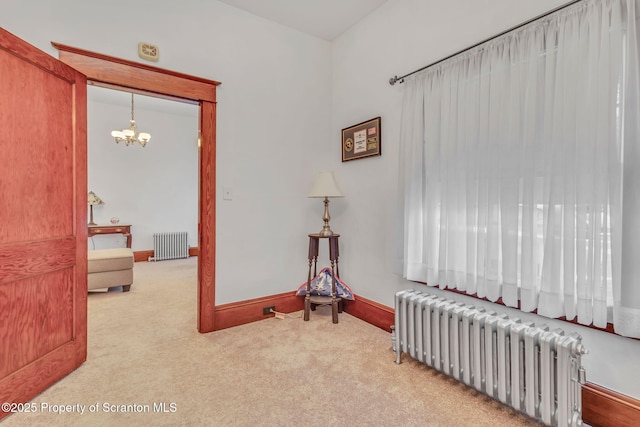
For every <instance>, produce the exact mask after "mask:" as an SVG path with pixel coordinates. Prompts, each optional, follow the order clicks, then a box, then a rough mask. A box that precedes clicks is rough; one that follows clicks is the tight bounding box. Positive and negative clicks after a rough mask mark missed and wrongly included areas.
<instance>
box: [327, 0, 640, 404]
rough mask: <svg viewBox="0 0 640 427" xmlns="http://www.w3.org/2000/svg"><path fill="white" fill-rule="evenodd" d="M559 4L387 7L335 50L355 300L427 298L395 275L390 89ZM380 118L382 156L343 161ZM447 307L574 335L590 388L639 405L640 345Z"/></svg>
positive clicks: (406, 2)
mask: <svg viewBox="0 0 640 427" xmlns="http://www.w3.org/2000/svg"><path fill="white" fill-rule="evenodd" d="M564 3H566V1H562V0H544V1H543V0H539V1H530V0H517V1H516V0H493V1H491V2H489V1H477V0H457V1H451V2H444V1H437V0H432V1H425V0H389V1H388V2H387V3H385V4H384V5H383V6H381V7H380V8H379V9H377V10H376V11H374V12H373V13H372V14H370V15H369V16H368V17H367V18H366V19H364V20H363V21H361V22H360V23H359V24H358V25H356V26H355V27H353V28H352V29H350V30H349V31H348V32H346V33H345V34H343V35H342V36H340V37H339V38H338V39H337V40H336V41H335V42H334V44H333V93H334V96H333V102H332V133H331V135H332V140H333V141H335V144H333V145H331V147H330V148H331V159H330V162H329V163H332V164H333V167H334V168H335V170H336V175H337V176H338V177H339V179H340V180H341V182H342V185H343V187H344V188H343V189H344V191H345V193H346V197H345V199H344V211H343V212H340V213H339V215H337V214H336V213H337V211H332V212H333V213H334V214H335V215H333V216H334V220H333V221H332V224H333V225H334V226H333V229H334V230H335V231H339V232H341V234H342V237H341V239H342V243H343V245H344V247H343V248H341V254H340V255H341V262H340V263H341V266H342V268H341V273H342V276H343V278H344V279H345V281H346V282H347V283H348V284H349V285H350V287H351V288H352V289H353V291H354V292H355V293H356V294H360V295H362V296H364V297H366V298H370V299H372V300H374V301H377V302H379V303H382V304H385V305H387V306H390V307H393V304H394V302H393V296H394V293H395V292H396V291H398V290H401V289H408V288H426V287H424V286H420V285H416V284H413V283H410V282H407V281H406V280H404V279H402V278H401V277H400V276H398V275H396V274H394V271H395V269H394V266H393V259H394V251H393V247H394V244H395V242H396V237H397V235H396V233H395V229H394V219H395V215H396V209H395V205H394V204H395V201H396V195H397V194H398V192H397V176H398V136H399V122H400V107H401V99H402V85H401V84H396V85H395V86H390V85H389V83H388V80H389V78H390V77H392V76H394V75H403V74H406V73H409V72H411V71H413V70H415V69H418V68H420V67H422V66H425V65H427V64H430V63H432V62H434V61H437V60H439V59H442V58H444V57H446V56H448V55H450V54H453V53H455V52H457V51H459V50H461V49H464V48H466V47H469V46H472V45H474V44H476V43H478V42H480V41H482V40H484V39H487V38H489V37H491V36H493V35H495V34H498V33H500V32H502V31H504V30H506V29H508V28H510V27H512V26H515V25H517V24H519V23H521V22H524V21H527V20H528V19H531V18H533V17H535V16H538V15H540V14H542V13H544V12H546V11H547V10H551V9H554V8H555V7H558V6H560V5H562V4H564ZM375 116H382V130H383V133H382V136H383V140H382V156H381V157H375V158H365V159H360V160H355V161H350V162H346V163H341V162H340V159H341V156H340V145H339V141H340V131H341V129H342V128H345V127H347V126H350V125H353V124H356V123H359V122H361V121H364V120H367V119H369V118H372V117H375ZM428 292H432V293H435V294H439V295H444V296H446V297H448V298H451V299H455V300H459V301H463V300H464V301H465V302H470V303H472V304H476V305H478V304H479V303H480V304H482V305H484V306H486V307H490V308H491V309H492V310H496V311H499V312H508V313H509V314H510V315H511V316H516V317H517V316H520V317H524V318H527V319H528V320H533V321H534V322H536V324H542V323H547V324H549V325H553V327H560V328H563V329H564V330H565V331H566V332H567V333H569V332H573V331H577V332H578V333H580V334H581V335H582V336H583V343H584V345H585V346H586V347H587V348H588V349H589V351H590V354H589V355H587V356H585V357H584V358H583V364H584V366H585V368H586V370H587V377H588V380H589V381H592V382H594V383H597V384H600V385H602V386H604V387H608V388H611V389H614V390H616V391H618V392H620V393H624V394H627V395H629V396H632V397H635V398H640V370H639V369H637V358H638V355H640V341H637V340H631V339H625V338H621V337H618V336H615V335H613V334H607V333H603V332H599V331H596V330H592V329H588V328H583V327H577V326H573V325H571V324H569V323H566V322H560V321H550V320H548V319H545V318H542V317H538V316H534V315H526V314H523V313H521V312H518V311H513V310H508V309H505V308H504V307H502V306H498V305H494V304H490V303H482V302H480V301H479V300H476V299H471V298H464V297H460V296H458V295H455V294H451V293H447V292H442V291H438V290H433V289H429V290H428Z"/></svg>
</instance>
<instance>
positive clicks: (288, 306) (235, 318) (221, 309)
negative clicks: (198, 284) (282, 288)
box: [214, 291, 304, 331]
mask: <svg viewBox="0 0 640 427" xmlns="http://www.w3.org/2000/svg"><path fill="white" fill-rule="evenodd" d="M272 305H273V306H275V310H276V311H277V312H280V313H292V312H294V311H300V310H302V309H303V308H304V299H303V298H301V297H299V296H296V294H295V292H293V291H291V292H286V293H283V294H278V295H271V296H266V297H261V298H254V299H250V300H246V301H238V302H232V303H229V304H223V305H217V306H216V309H215V319H214V330H216V331H218V330H221V329H226V328H231V327H234V326H240V325H244V324H245V323H250V322H256V321H258V320H263V319H266V318H268V317H273V316H274V315H273V314H269V315H264V314H262V309H263V308H264V307H268V306H272Z"/></svg>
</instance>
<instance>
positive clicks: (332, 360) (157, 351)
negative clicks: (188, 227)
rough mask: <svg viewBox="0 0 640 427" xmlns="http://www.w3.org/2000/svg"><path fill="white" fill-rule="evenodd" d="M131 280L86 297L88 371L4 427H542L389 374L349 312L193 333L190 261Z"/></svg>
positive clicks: (420, 377)
mask: <svg viewBox="0 0 640 427" xmlns="http://www.w3.org/2000/svg"><path fill="white" fill-rule="evenodd" d="M134 271H135V273H134V274H135V281H134V284H133V286H132V287H131V291H130V292H129V293H122V292H108V293H93V294H90V295H89V343H88V359H87V361H86V363H85V364H84V365H82V366H81V367H80V368H79V369H78V370H76V371H75V372H73V373H72V374H70V375H69V376H68V377H66V378H65V379H63V380H61V381H60V382H58V383H57V384H55V385H53V386H52V387H50V388H49V389H48V390H46V391H44V392H43V393H42V394H41V395H39V396H37V397H36V398H35V399H34V400H33V401H32V403H35V405H34V406H35V407H36V408H37V409H38V412H37V413H34V414H26V413H23V414H15V415H12V416H10V417H8V418H6V419H5V420H4V421H3V422H2V423H0V424H2V427H10V426H72V425H76V426H92V425H96V426H97V425H109V426H148V425H155V426H162V425H166V426H176V425H202V426H205V425H206V426H274V425H282V426H526V425H538V424H537V423H535V422H533V421H532V420H530V419H529V418H527V417H525V416H522V415H520V414H518V413H516V412H514V411H512V410H510V409H508V408H507V407H505V406H503V405H501V404H499V403H497V402H495V401H493V400H491V399H489V398H487V397H485V396H484V395H482V394H479V393H477V392H475V391H473V390H472V389H469V388H466V387H464V386H463V385H461V384H460V383H458V382H456V381H454V380H452V379H450V378H448V377H446V376H444V375H441V374H438V373H436V372H435V371H433V370H430V369H428V368H427V367H425V366H424V365H421V364H419V363H417V362H415V361H413V360H412V359H410V358H409V357H406V356H405V357H403V363H402V364H400V365H396V364H395V362H394V361H395V355H394V353H393V352H392V351H391V340H390V335H389V334H388V333H387V332H385V331H383V330H381V329H378V328H376V327H374V326H371V325H369V324H367V323H365V322H363V321H361V320H359V319H357V318H354V317H352V316H350V315H348V314H346V313H342V314H340V323H339V324H337V325H334V324H332V323H331V313H330V308H329V307H319V308H318V310H317V311H316V312H312V314H311V320H310V321H309V322H303V321H302V319H301V318H300V317H299V316H300V313H295V315H296V316H298V317H287V318H286V319H282V320H281V319H276V318H269V319H265V320H263V321H260V322H254V323H251V324H248V325H243V326H239V327H236V328H231V329H226V330H223V331H218V332H214V333H211V334H205V335H201V334H198V332H197V331H196V259H195V258H191V259H189V260H176V261H163V262H158V263H137V264H136V265H135V270H134ZM295 285H296V284H292V288H294V287H295ZM256 286H258V284H256ZM162 403H164V412H163V411H161V409H162V408H161V405H160V404H162ZM154 404H156V406H155V407H154ZM47 405H48V408H47ZM54 405H70V407H69V408H66V409H67V410H71V409H74V410H75V411H76V412H71V413H64V414H58V413H55V412H52V411H53V410H54V409H60V408H56V407H55V406H54ZM74 405H75V407H74ZM91 405H93V406H91ZM116 405H129V407H128V408H126V407H125V408H124V409H128V410H132V409H137V410H138V411H141V410H142V411H146V410H148V412H115V411H114V410H117V409H121V407H118V406H116ZM133 405H137V406H135V408H133V407H132V406H133ZM81 406H84V414H79V413H78V412H77V411H78V408H80V407H81ZM90 408H91V409H93V410H95V412H90ZM154 409H155V411H154Z"/></svg>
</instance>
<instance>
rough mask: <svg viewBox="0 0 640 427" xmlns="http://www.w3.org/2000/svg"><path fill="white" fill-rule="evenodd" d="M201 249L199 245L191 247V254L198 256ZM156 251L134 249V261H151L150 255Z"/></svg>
mask: <svg viewBox="0 0 640 427" xmlns="http://www.w3.org/2000/svg"><path fill="white" fill-rule="evenodd" d="M199 253H200V250H199V248H198V247H195V248H189V256H190V257H192V256H198V254H199ZM153 255H154V252H153V249H151V250H148V251H134V252H133V261H134V262H147V261H149V257H153Z"/></svg>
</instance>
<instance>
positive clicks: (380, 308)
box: [344, 296, 395, 332]
mask: <svg viewBox="0 0 640 427" xmlns="http://www.w3.org/2000/svg"><path fill="white" fill-rule="evenodd" d="M344 311H346V312H347V313H349V314H350V315H352V316H354V317H357V318H358V319H361V320H364V321H365V322H367V323H370V324H372V325H374V326H377V327H379V328H381V329H384V330H385V331H387V332H391V325H393V324H394V322H395V314H394V310H393V309H392V308H389V307H387V306H386V305H382V304H378V303H377V302H375V301H371V300H369V299H366V298H363V297H361V296H356V299H355V300H353V301H349V300H346V301H344Z"/></svg>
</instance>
